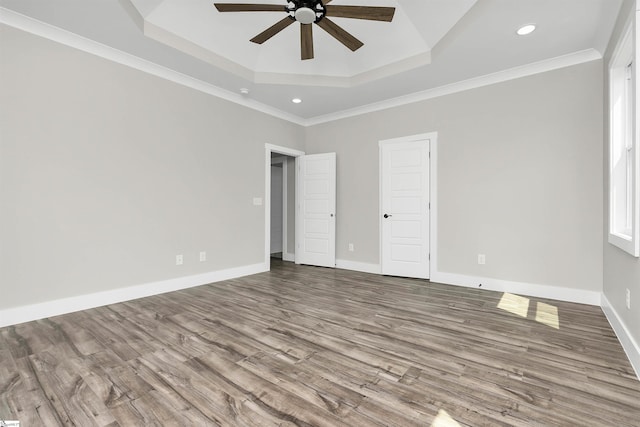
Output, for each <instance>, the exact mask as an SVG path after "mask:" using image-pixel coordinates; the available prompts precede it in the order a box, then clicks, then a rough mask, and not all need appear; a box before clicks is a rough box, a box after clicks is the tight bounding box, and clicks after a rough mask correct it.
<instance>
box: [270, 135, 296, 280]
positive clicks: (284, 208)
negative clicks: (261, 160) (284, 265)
mask: <svg viewBox="0 0 640 427" xmlns="http://www.w3.org/2000/svg"><path fill="white" fill-rule="evenodd" d="M302 155H304V152H303V151H298V150H294V149H291V148H287V147H279V146H277V145H271V144H265V161H266V164H265V261H264V262H265V268H266V269H268V270H270V269H271V259H272V257H273V258H274V259H277V260H278V261H280V260H282V261H291V262H293V261H295V246H296V245H295V230H296V227H295V225H296V224H295V216H296V215H295V208H296V205H295V196H296V184H295V182H296V181H295V180H296V170H295V159H296V157H298V156H302Z"/></svg>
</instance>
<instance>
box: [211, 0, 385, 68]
mask: <svg viewBox="0 0 640 427" xmlns="http://www.w3.org/2000/svg"><path fill="white" fill-rule="evenodd" d="M329 2H331V0H324V1H322V0H289V1H288V2H287V4H286V5H278V4H243V3H214V5H215V7H216V9H218V11H220V12H285V13H286V14H287V16H286V17H285V18H283V19H282V20H280V21H278V22H276V23H275V24H274V25H272V26H271V27H269V28H267V29H266V30H264V31H263V32H261V33H260V34H258V35H257V36H255V37H254V38H252V39H251V41H252V42H254V43H257V44H262V43H264V42H266V41H267V40H269V39H270V38H271V37H273V36H275V35H276V34H278V33H279V32H280V31H282V30H284V29H285V28H287V27H288V26H289V25H291V24H293V23H294V22H299V23H300V57H301V59H302V60H305V59H312V58H313V31H312V27H313V24H314V23H315V24H316V25H318V26H319V27H320V28H322V29H323V30H325V31H326V32H327V33H329V34H330V35H331V36H333V37H334V38H335V39H336V40H338V41H339V42H340V43H342V44H343V45H345V46H346V47H348V48H349V49H351V50H352V51H354V52H355V51H356V50H358V49H359V48H361V47H362V45H363V43H362V42H361V41H360V40H358V39H357V38H355V37H354V36H352V35H351V34H349V33H348V32H347V31H346V30H344V29H343V28H342V27H340V26H339V25H338V24H336V23H335V22H333V21H332V20H330V19H329V18H328V17H329V16H331V17H336V18H354V19H366V20H370V21H385V22H391V20H392V19H393V14H394V13H395V10H396V9H395V7H380V6H336V5H329V4H328V3H329Z"/></svg>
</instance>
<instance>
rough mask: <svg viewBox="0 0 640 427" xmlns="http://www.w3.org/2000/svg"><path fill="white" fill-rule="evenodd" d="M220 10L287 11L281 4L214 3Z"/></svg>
mask: <svg viewBox="0 0 640 427" xmlns="http://www.w3.org/2000/svg"><path fill="white" fill-rule="evenodd" d="M213 5H214V6H215V7H216V9H218V11H219V12H286V11H287V8H286V6H283V5H279V4H244V3H214V4H213Z"/></svg>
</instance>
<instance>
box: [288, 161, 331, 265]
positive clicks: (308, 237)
mask: <svg viewBox="0 0 640 427" xmlns="http://www.w3.org/2000/svg"><path fill="white" fill-rule="evenodd" d="M296 173H297V179H296V186H297V195H298V197H297V203H296V254H295V257H296V258H295V259H296V264H309V265H318V266H323V267H335V266H336V217H335V213H336V153H326V154H312V155H308V156H299V157H296Z"/></svg>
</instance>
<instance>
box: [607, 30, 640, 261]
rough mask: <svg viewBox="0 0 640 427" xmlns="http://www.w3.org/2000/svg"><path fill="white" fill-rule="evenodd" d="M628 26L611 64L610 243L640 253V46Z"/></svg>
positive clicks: (636, 254) (630, 251)
mask: <svg viewBox="0 0 640 427" xmlns="http://www.w3.org/2000/svg"><path fill="white" fill-rule="evenodd" d="M627 27H628V28H627V30H626V32H625V34H624V36H623V37H622V38H621V39H620V42H619V43H618V45H617V46H616V49H615V51H614V53H613V56H612V58H611V62H610V64H609V81H610V91H609V102H610V105H609V111H610V137H609V243H611V244H613V245H616V246H618V247H619V248H621V249H623V250H625V251H627V252H629V253H630V254H632V255H634V256H639V255H640V236H639V233H638V231H639V227H640V221H639V216H638V213H639V210H640V209H639V206H638V201H639V200H640V196H639V193H640V185H639V183H638V181H639V180H638V172H639V171H638V169H639V164H640V162H639V158H640V157H639V155H638V143H637V132H638V124H637V122H638V118H637V114H636V98H637V95H636V90H637V88H636V81H637V74H636V73H637V70H636V68H637V67H636V63H635V62H636V55H635V49H636V47H635V43H634V40H633V33H634V31H633V27H634V26H633V25H628V26H627Z"/></svg>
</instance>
